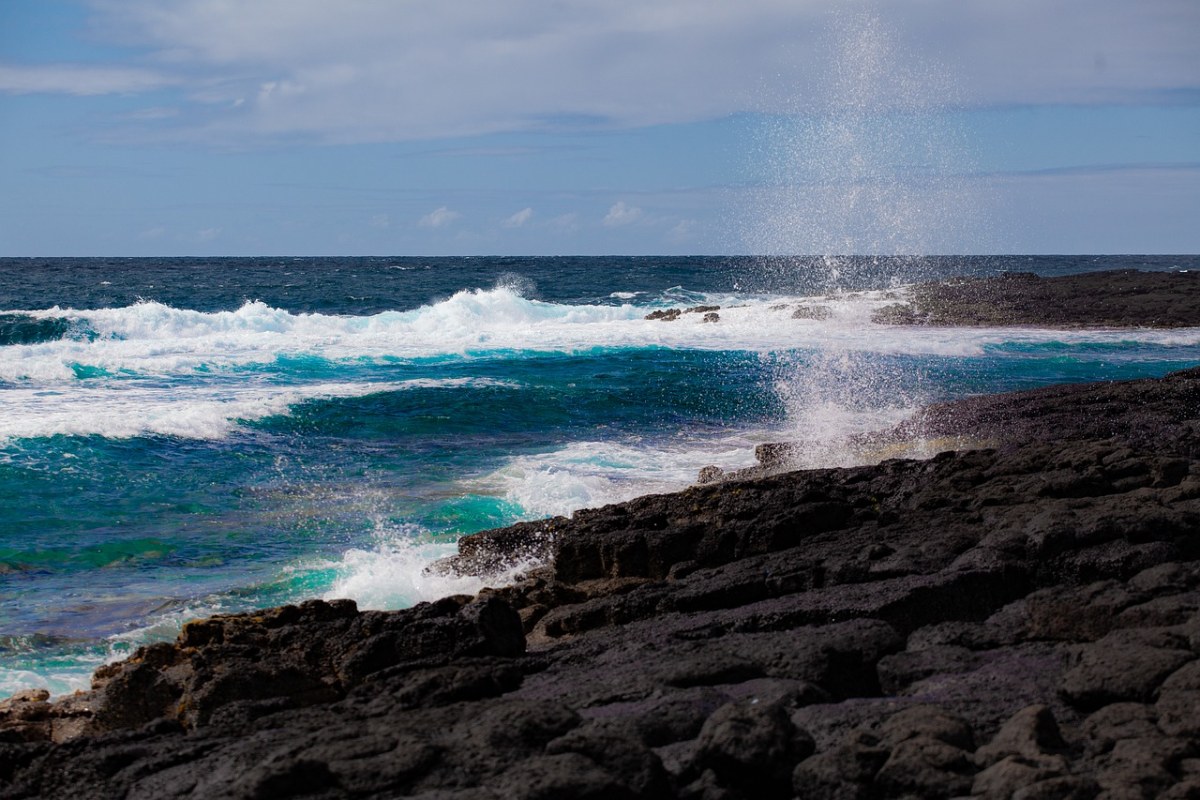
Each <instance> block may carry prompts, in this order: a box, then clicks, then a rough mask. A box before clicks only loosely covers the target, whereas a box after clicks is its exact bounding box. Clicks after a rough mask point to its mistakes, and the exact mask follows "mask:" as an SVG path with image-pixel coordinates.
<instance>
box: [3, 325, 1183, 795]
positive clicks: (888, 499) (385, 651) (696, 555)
mask: <svg viewBox="0 0 1200 800" xmlns="http://www.w3.org/2000/svg"><path fill="white" fill-rule="evenodd" d="M681 313H682V312H681ZM705 313H709V312H705ZM1197 408H1200V370H1189V371H1184V372H1180V373H1175V374H1173V375H1171V376H1168V377H1167V378H1165V379H1162V380H1157V381H1144V382H1126V383H1109V384H1101V385H1093V386H1084V387H1068V388H1064V387H1052V388H1049V389H1042V390H1036V391H1034V392H1024V393H1019V394H1015V395H1009V396H1003V397H999V398H971V399H969V400H967V401H963V402H962V403H957V404H952V405H946V406H935V407H932V408H931V409H928V410H927V411H926V412H925V413H923V414H921V415H919V416H918V417H917V418H916V419H915V420H914V421H913V422H912V423H911V424H910V425H908V426H901V427H900V429H898V431H897V432H896V433H895V434H894V435H895V436H908V435H912V434H913V433H914V432H918V431H919V432H920V433H921V435H928V434H938V435H942V434H945V435H951V436H960V435H961V436H966V435H968V434H970V435H971V436H978V437H979V438H982V439H986V440H988V441H989V442H990V445H989V447H987V448H985V449H978V450H972V451H961V452H948V453H944V454H941V455H939V456H937V457H935V458H932V459H928V460H925V461H912V460H900V459H897V460H890V461H885V462H882V463H880V464H878V465H875V466H869V467H856V468H852V469H840V470H810V471H802V472H793V473H779V474H773V475H770V476H768V477H760V478H755V479H752V480H744V479H741V477H742V476H740V475H725V476H723V477H724V479H723V480H722V481H721V482H720V483H719V484H716V483H714V484H712V485H708V486H701V487H695V488H693V489H690V490H687V491H685V492H681V493H677V494H674V495H662V496H651V497H644V498H640V499H638V500H635V501H631V502H629V503H623V504H618V505H613V506H608V507H605V508H600V509H592V510H587V511H580V512H578V513H576V514H575V515H574V517H573V518H571V519H565V518H555V519H550V520H540V521H535V522H528V523H523V524H521V525H517V526H512V527H510V528H506V529H501V530H497V531H489V532H484V533H481V534H477V535H474V536H469V537H465V538H464V539H463V540H462V541H461V542H460V545H459V547H460V553H459V556H458V558H456V559H453V560H451V561H448V562H446V563H443V564H441V565H439V566H438V567H437V568H438V569H442V570H446V571H458V572H462V571H477V572H478V573H480V574H487V575H496V574H500V573H501V572H502V571H503V570H504V569H506V568H509V567H511V566H514V565H516V564H527V565H528V564H530V563H532V564H533V566H528V567H527V568H526V569H527V571H526V572H525V573H524V575H523V576H522V577H520V578H519V579H517V580H516V582H514V583H512V584H510V585H506V586H501V587H499V588H494V589H489V590H485V591H484V592H481V594H480V595H479V596H478V597H477V598H466V597H456V598H447V599H445V600H443V601H440V602H438V603H433V604H427V605H423V606H419V607H417V608H414V609H409V610H407V611H401V612H359V611H358V610H357V609H356V608H355V607H354V606H353V604H347V603H336V602H332V603H313V604H305V605H302V606H297V607H284V608H281V609H274V610H268V611H263V612H257V613H254V614H245V615H233V616H226V617H217V618H214V619H212V620H207V621H201V622H198V623H194V624H190V625H189V626H187V628H186V629H185V630H184V632H183V633H182V634H181V637H180V639H179V641H177V642H175V643H174V644H163V645H157V646H153V647H149V648H145V649H143V650H141V651H139V652H138V654H137V655H136V656H135V657H134V658H132V659H129V660H127V661H125V662H122V663H118V664H116V665H113V666H111V667H109V668H106V669H105V670H102V671H101V672H100V673H99V674H98V675H97V680H96V686H95V689H94V690H93V691H92V692H89V693H82V694H80V695H76V696H73V697H69V698H65V699H62V700H58V701H56V702H47V701H46V699H45V698H43V697H41V696H40V695H27V696H24V697H20V698H14V699H12V700H9V701H4V702H0V797H6V798H7V797H13V798H30V797H38V796H43V797H66V796H70V797H81V798H93V797H97V798H109V797H112V798H118V797H119V798H131V799H132V798H143V797H144V798H151V797H152V798H160V797H177V796H189V797H193V798H207V797H231V796H242V797H253V796H269V795H279V794H288V793H292V794H294V793H296V792H300V791H303V792H307V793H308V796H311V797H329V798H333V797H338V798H343V797H353V798H358V797H381V798H382V797H423V798H426V800H449V799H450V798H454V800H483V798H487V799H488V800H499V799H500V798H506V797H557V796H585V797H630V798H660V797H661V798H668V797H709V798H718V797H725V798H728V800H748V798H750V797H753V796H762V791H763V790H765V791H766V792H767V793H768V794H776V795H778V796H781V797H785V796H790V795H791V793H793V792H794V793H795V794H797V795H799V796H801V797H831V798H871V800H877V799H880V798H889V797H914V796H921V797H937V796H962V795H964V794H967V793H969V792H972V791H974V792H976V793H977V794H980V795H982V796H992V795H995V796H1006V794H1011V796H1013V797H1025V798H1092V797H1096V796H1098V795H1099V794H1100V793H1101V792H1102V791H1103V792H1105V793H1107V796H1109V797H1114V798H1115V797H1124V796H1134V797H1143V796H1155V795H1157V796H1166V797H1170V796H1188V792H1191V791H1194V787H1195V785H1196V782H1197V780H1198V779H1200V753H1198V752H1197V751H1196V747H1197V745H1196V742H1197V741H1198V740H1200V731H1197V729H1196V727H1195V722H1194V720H1195V719H1197V718H1200V713H1197V708H1196V700H1197V694H1198V693H1200V666H1198V665H1200V659H1197V653H1198V652H1200V612H1198V610H1197V593H1198V592H1200V477H1197V476H1200V468H1194V465H1195V464H1196V460H1197V459H1198V458H1200V422H1197V421H1196V420H1195V419H1194V415H1195V413H1196V409H1197ZM885 439H886V437H881V438H880V440H879V441H881V442H882V441H884V440H885ZM779 468H780V469H783V468H784V467H783V466H780V467H779ZM1193 473H1195V475H1193ZM1130 700H1133V701H1135V702H1129V701H1130ZM756 701H757V702H756ZM768 709H769V710H768ZM1089 712H1091V713H1090V715H1089ZM743 728H744V729H745V731H746V733H747V735H744V736H743V735H737V736H735V735H734V731H735V730H742V729H743ZM1056 729H1057V730H1058V732H1059V734H1061V735H1056V733H1055V731H1056ZM802 731H803V732H807V735H806V734H805V733H802ZM807 736H811V744H809V743H808V742H809V739H808V738H807ZM72 737H73V738H72ZM66 739H70V741H65V742H64V740H66ZM53 742H64V743H62V744H54V743H53ZM981 742H982V743H984V744H983V746H982V747H979V748H978V749H975V745H976V744H978V743H981ZM1064 742H1066V743H1069V745H1070V746H1069V747H1064V745H1063V743H1064ZM810 751H812V753H811V755H810V754H809V752H810ZM763 787H765V789H763Z"/></svg>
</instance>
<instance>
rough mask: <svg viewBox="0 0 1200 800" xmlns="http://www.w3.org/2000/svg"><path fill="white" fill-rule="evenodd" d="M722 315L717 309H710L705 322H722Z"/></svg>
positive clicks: (705, 316)
mask: <svg viewBox="0 0 1200 800" xmlns="http://www.w3.org/2000/svg"><path fill="white" fill-rule="evenodd" d="M720 321H721V315H720V314H718V313H717V312H715V311H709V312H708V313H707V314H705V315H704V322H720Z"/></svg>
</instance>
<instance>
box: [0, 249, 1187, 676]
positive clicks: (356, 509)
mask: <svg viewBox="0 0 1200 800" xmlns="http://www.w3.org/2000/svg"><path fill="white" fill-rule="evenodd" d="M1114 268H1140V269H1155V270H1176V269H1197V268H1200V258H1198V257H1194V256H1188V257H1179V256H1174V257H1148V256H1107V257H1100V258H1093V257H1050V256H1043V257H1024V256H1021V257H1015V256H1009V257H988V258H981V257H972V258H952V257H943V258H929V259H830V258H809V259H776V260H766V259H759V258H440V259H425V258H274V259H272V258H246V259H0V696H4V695H6V694H9V693H11V692H13V691H16V690H19V689H22V688H29V687H33V686H48V687H50V688H51V689H52V690H53V691H56V692H61V691H66V690H69V689H71V688H76V687H81V686H84V685H86V682H87V677H88V675H89V674H90V671H91V670H92V669H93V668H94V667H95V666H96V665H97V664H99V663H102V662H103V661H104V660H106V659H111V658H115V657H119V656H121V655H123V654H125V653H127V652H129V650H130V649H132V648H133V647H135V646H136V645H138V644H140V643H144V642H146V641H151V640H154V639H161V638H167V637H172V636H174V634H175V633H176V632H177V631H178V628H179V626H180V625H181V624H182V622H184V621H186V620H187V619H189V618H193V617H195V616H200V615H205V614H211V613H214V612H218V611H232V610H240V609H246V608H250V607H255V606H262V605H266V604H277V603H282V602H293V601H298V600H301V599H305V598H309V597H335V596H336V597H340V596H349V597H354V598H355V599H357V600H358V601H359V603H360V605H362V606H365V607H398V606H403V605H408V604H411V603H414V602H417V601H419V600H422V599H430V598H433V597H436V596H440V595H444V594H446V593H449V592H454V591H470V590H473V589H476V588H478V584H477V583H474V582H473V581H469V580H458V581H455V580H450V579H447V578H439V577H436V576H433V575H430V574H427V573H426V572H425V571H424V567H425V566H426V565H427V564H428V563H429V562H430V561H431V560H433V559H435V558H438V557H440V556H441V555H445V554H447V553H449V552H451V551H452V549H453V543H454V541H455V540H456V539H457V537H459V536H461V535H462V534H464V533H470V532H473V531H477V530H481V529H484V528H488V527H493V526H498V525H504V524H508V523H511V522H514V521H517V520H520V519H528V518H535V517H541V516H545V515H549V514H560V513H570V512H571V511H573V510H574V509H577V508H580V507H584V506H593V505H598V504H602V503H607V502H613V501H616V500H622V499H626V498H629V497H633V496H636V495H638V494H643V493H646V492H650V491H666V490H674V489H678V488H682V487H684V486H686V485H687V484H688V483H689V482H690V481H691V480H693V479H694V477H695V474H696V471H697V470H698V469H699V468H700V467H702V466H704V465H706V464H719V465H722V466H725V467H736V466H742V465H746V464H749V463H751V462H752V460H753V448H754V445H755V444H757V443H759V442H763V441H768V440H773V439H778V438H780V437H785V436H787V437H792V436H795V437H802V438H804V439H806V440H809V441H812V442H814V443H816V444H815V446H814V447H813V448H812V452H811V455H810V458H811V462H812V464H813V465H814V466H816V465H821V464H839V463H850V462H853V461H855V460H862V459H863V458H865V457H867V456H864V455H863V454H861V453H853V452H849V451H847V450H846V449H845V448H844V447H842V446H841V444H840V443H841V442H842V440H843V439H844V437H845V436H846V435H847V434H850V433H854V432H859V431H862V430H867V429H870V428H874V427H882V426H884V425H887V424H889V423H891V422H894V421H896V420H898V419H900V418H902V417H903V416H904V415H905V414H907V413H909V412H910V411H911V410H912V409H914V408H915V407H917V406H919V405H920V404H922V403H925V402H930V401H933V400H941V399H947V398H951V397H956V396H962V395H964V394H969V393H978V392H993V391H1000V390H1007V389H1014V388H1023V387H1029V386H1035V385H1041V384H1046V383H1053V382H1061V381H1080V380H1104V379H1112V378H1129V377H1139V376H1149V375H1160V374H1163V373H1165V372H1167V371H1170V370H1173V369H1177V368H1181V367H1184V366H1190V365H1192V364H1194V363H1196V362H1197V361H1200V329H1186V330H1177V331H1072V332H1069V333H1068V332H1061V331H1057V332H1056V331H1039V330H1001V329H970V330H966V329H952V328H942V329H917V330H914V329H895V328H889V327H885V326H879V325H874V324H872V323H871V322H870V314H871V312H872V311H873V310H874V309H876V308H878V307H880V306H881V305H886V304H888V303H891V302H896V301H897V297H901V298H902V295H903V286H904V285H905V284H906V283H910V282H912V281H914V280H918V279H928V278H935V277H939V276H947V275H964V274H995V273H997V272H1001V271H1033V272H1037V273H1040V274H1043V275H1054V274H1067V273H1073V272H1083V271H1090V270H1096V269H1114ZM696 305H719V306H721V309H720V311H719V312H718V313H719V315H720V319H719V321H718V322H716V323H712V322H705V321H704V319H703V316H704V315H703V314H685V315H683V316H682V317H681V318H680V319H678V320H676V321H673V322H660V321H651V320H646V319H644V317H645V315H646V314H647V313H648V312H650V311H652V310H654V309H659V308H667V307H678V308H686V307H690V306H696ZM801 305H805V306H814V305H820V306H822V307H823V308H825V309H826V310H827V315H826V316H824V318H818V319H813V318H794V316H793V315H794V313H795V310H796V308H797V307H798V306H801Z"/></svg>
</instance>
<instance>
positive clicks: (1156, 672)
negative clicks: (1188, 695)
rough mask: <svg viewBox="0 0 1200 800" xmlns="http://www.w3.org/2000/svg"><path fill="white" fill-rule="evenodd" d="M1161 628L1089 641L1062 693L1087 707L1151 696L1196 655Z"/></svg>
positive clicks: (1149, 697)
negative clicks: (1091, 642)
mask: <svg viewBox="0 0 1200 800" xmlns="http://www.w3.org/2000/svg"><path fill="white" fill-rule="evenodd" d="M1185 647H1186V642H1180V641H1179V638H1178V637H1177V636H1174V635H1172V634H1170V633H1168V632H1167V631H1165V630H1162V629H1151V631H1138V630H1128V629H1125V630H1118V631H1113V632H1112V633H1110V634H1108V635H1106V636H1105V637H1103V638H1102V639H1099V640H1098V641H1096V643H1095V644H1092V645H1088V646H1086V647H1084V648H1083V649H1082V650H1081V651H1080V654H1079V660H1078V663H1077V664H1076V665H1075V666H1074V667H1073V668H1072V669H1071V670H1069V671H1068V672H1067V673H1066V674H1065V675H1064V676H1063V680H1062V692H1063V695H1064V696H1065V697H1066V698H1067V699H1068V700H1069V701H1070V702H1072V703H1073V704H1074V705H1076V706H1077V707H1079V708H1082V709H1095V708H1099V707H1100V706H1103V705H1107V704H1109V703H1119V702H1125V701H1132V702H1143V703H1144V702H1148V701H1149V700H1151V699H1152V698H1153V695H1154V692H1155V690H1156V689H1157V688H1158V686H1159V684H1160V683H1162V681H1163V680H1164V679H1165V678H1166V677H1167V676H1168V675H1170V674H1171V673H1172V672H1174V671H1175V670H1177V669H1179V668H1180V667H1181V666H1183V665H1184V664H1186V663H1187V662H1189V661H1191V660H1193V659H1194V658H1195V657H1196V656H1195V654H1194V653H1192V652H1191V651H1190V650H1187V649H1185Z"/></svg>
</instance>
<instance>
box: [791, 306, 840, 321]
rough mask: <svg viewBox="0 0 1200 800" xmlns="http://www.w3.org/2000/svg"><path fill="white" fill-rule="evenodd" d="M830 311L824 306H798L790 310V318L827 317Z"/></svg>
mask: <svg viewBox="0 0 1200 800" xmlns="http://www.w3.org/2000/svg"><path fill="white" fill-rule="evenodd" d="M832 313H833V312H831V311H830V310H829V309H828V308H826V307H825V306H800V307H799V308H797V309H796V310H795V311H793V312H792V319H818V320H820V319H829V317H830V316H831V314H832Z"/></svg>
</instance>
